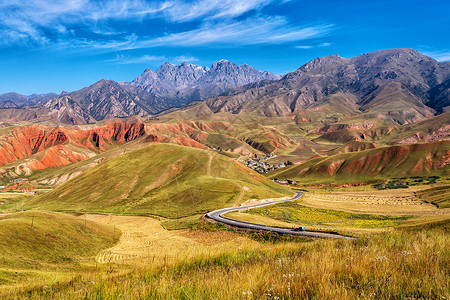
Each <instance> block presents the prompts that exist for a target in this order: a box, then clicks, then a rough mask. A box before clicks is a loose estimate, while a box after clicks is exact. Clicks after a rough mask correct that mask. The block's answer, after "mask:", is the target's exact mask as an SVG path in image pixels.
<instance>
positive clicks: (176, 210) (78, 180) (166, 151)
mask: <svg viewBox="0 0 450 300" xmlns="http://www.w3.org/2000/svg"><path fill="white" fill-rule="evenodd" d="M292 194H293V192H292V191H291V190H290V189H289V188H287V187H283V186H280V185H278V184H276V183H274V182H272V181H271V180H268V179H267V178H265V177H263V176H261V175H259V174H257V173H256V172H254V171H252V170H250V169H248V168H246V167H244V166H242V165H240V164H238V163H236V162H235V161H233V160H232V159H230V158H228V157H225V156H223V155H219V154H217V153H214V152H211V151H206V150H200V149H195V148H189V147H184V146H177V145H170V144H157V145H152V146H149V147H146V148H142V149H139V150H135V151H132V152H129V153H126V154H123V155H120V156H118V157H116V158H112V159H110V160H108V161H107V162H104V163H102V164H100V165H98V166H96V167H94V168H92V169H90V170H88V171H86V172H84V173H83V174H81V175H79V176H77V177H75V178H73V179H71V180H69V181H68V182H66V183H65V184H63V185H61V186H59V187H57V188H56V189H54V190H53V191H51V192H49V193H48V194H46V195H44V196H42V197H41V198H39V199H37V200H34V201H31V202H30V203H29V206H30V207H34V208H38V209H47V210H58V211H77V212H102V213H119V214H120V213H126V214H139V215H158V216H163V217H168V218H181V217H186V216H191V215H195V214H199V213H204V212H207V211H210V210H213V209H217V208H222V207H225V206H230V205H234V204H239V203H241V202H244V201H246V200H248V199H252V198H257V199H263V198H271V197H281V196H287V195H288V196H290V195H292Z"/></svg>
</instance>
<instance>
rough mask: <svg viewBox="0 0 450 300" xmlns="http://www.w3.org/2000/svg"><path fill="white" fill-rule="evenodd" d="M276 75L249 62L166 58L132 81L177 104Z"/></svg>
mask: <svg viewBox="0 0 450 300" xmlns="http://www.w3.org/2000/svg"><path fill="white" fill-rule="evenodd" d="M276 79H279V77H278V76H277V75H274V74H272V73H270V72H262V71H258V70H257V69H255V68H253V67H250V66H249V65H242V66H238V65H236V64H235V63H232V62H230V61H228V60H225V59H222V60H220V61H217V62H214V63H213V64H212V66H211V68H208V67H202V66H199V65H195V64H190V63H188V62H183V63H181V64H180V65H173V64H171V63H169V62H166V63H165V64H163V65H162V66H161V67H159V68H158V69H157V70H156V71H152V70H150V69H146V70H145V71H144V73H143V74H142V75H141V76H139V77H137V78H135V79H134V80H133V81H132V82H131V85H134V86H137V87H139V88H141V89H143V90H145V91H147V92H149V93H152V94H155V95H158V96H161V97H164V98H166V99H175V100H176V101H177V103H179V104H187V103H189V102H191V101H194V100H204V99H206V98H209V97H213V96H217V95H220V94H222V93H224V92H226V91H228V90H230V89H233V88H236V87H241V86H244V85H246V84H250V83H253V82H258V81H261V80H276Z"/></svg>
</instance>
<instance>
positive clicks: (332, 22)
mask: <svg viewBox="0 0 450 300" xmlns="http://www.w3.org/2000/svg"><path fill="white" fill-rule="evenodd" d="M449 3H450V1H433V0H429V1H415V0H409V1H393V0H390V1H387V0H378V1H365V0H359V1H346V0H340V1H336V0H330V1H325V0H323V1H322V0H314V1H307V0H244V1H240V0H197V1H185V0H162V1H159V0H158V1H145V0H112V1H92V0H51V1H45V0H1V1H0V16H1V18H0V57H1V59H0V82H1V84H0V93H6V92H17V93H21V94H31V93H45V92H56V93H60V92H61V91H62V90H65V91H73V90H77V89H80V88H82V87H85V86H88V85H90V84H92V83H94V82H96V81H98V80H100V79H102V78H105V79H113V80H116V81H131V80H132V79H133V78H135V77H136V76H138V75H140V74H141V73H142V72H143V70H144V69H145V68H147V67H149V68H151V69H153V70H155V69H157V68H158V67H159V66H160V65H161V64H163V63H164V62H166V61H169V62H172V63H176V64H178V63H181V62H183V61H187V62H190V63H194V64H199V65H202V66H210V65H211V64H212V63H213V62H214V61H217V60H220V59H228V60H230V61H232V62H235V63H237V64H244V63H247V64H249V65H251V66H254V67H256V68H257V69H260V70H264V71H271V72H273V73H277V74H281V73H287V72H290V71H293V70H295V69H297V68H298V67H300V66H301V65H302V64H304V63H306V62H308V61H310V60H311V59H314V58H316V57H319V56H326V55H331V54H339V55H340V56H343V57H352V56H356V55H359V54H362V53H367V52H371V51H376V50H380V49H386V48H414V49H416V50H418V51H420V52H422V53H425V54H427V55H430V56H432V57H434V58H435V59H437V60H440V61H448V60H450V4H449Z"/></svg>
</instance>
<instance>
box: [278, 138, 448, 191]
mask: <svg viewBox="0 0 450 300" xmlns="http://www.w3.org/2000/svg"><path fill="white" fill-rule="evenodd" d="M449 164H450V141H440V142H432V143H424V144H409V145H398V146H386V147H379V148H375V149H369V150H364V151H359V152H350V153H342V154H336V155H331V156H328V157H317V158H313V159H310V160H308V161H306V162H304V163H301V164H297V165H293V166H290V167H287V168H285V169H279V170H276V171H274V172H272V173H271V174H270V178H283V179H285V178H288V179H296V180H298V181H300V182H309V183H312V182H315V183H324V182H339V183H346V182H367V181H372V180H376V179H384V178H390V177H402V176H414V175H429V174H438V175H446V176H448V175H449V168H448V165H449Z"/></svg>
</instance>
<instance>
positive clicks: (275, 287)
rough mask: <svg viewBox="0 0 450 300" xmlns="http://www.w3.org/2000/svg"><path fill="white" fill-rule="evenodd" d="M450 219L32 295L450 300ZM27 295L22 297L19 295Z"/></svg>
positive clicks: (97, 276) (98, 276)
mask: <svg viewBox="0 0 450 300" xmlns="http://www.w3.org/2000/svg"><path fill="white" fill-rule="evenodd" d="M448 225H449V223H448V221H447V222H446V223H442V222H441V223H440V224H439V225H436V226H432V227H429V228H426V229H425V230H423V229H421V228H419V229H418V230H415V229H412V230H396V231H393V232H389V233H383V234H378V235H374V236H371V237H362V238H360V239H358V240H353V241H343V240H340V241H337V240H317V241H315V242H313V243H296V244H295V243H283V244H281V245H282V246H281V247H272V248H267V249H266V250H263V251H241V252H239V253H234V254H226V255H217V256H214V257H200V258H198V259H196V260H190V261H184V262H180V263H178V264H174V265H164V266H162V267H159V268H153V267H149V268H140V269H134V270H130V272H129V273H128V274H126V275H121V276H103V275H102V274H105V273H102V272H100V273H99V274H93V275H92V278H91V279H90V281H87V280H86V279H85V280H81V279H80V280H78V281H72V282H70V283H69V284H66V285H63V286H52V287H48V288H46V289H42V290H32V291H30V292H29V293H28V294H27V295H28V296H29V297H31V298H35V299H41V298H42V299H447V298H448V297H449V296H450V274H449V270H450V248H449V247H448V245H449V243H450V240H449V238H450V236H449V234H448V230H449V227H448ZM19 296H20V295H19Z"/></svg>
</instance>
